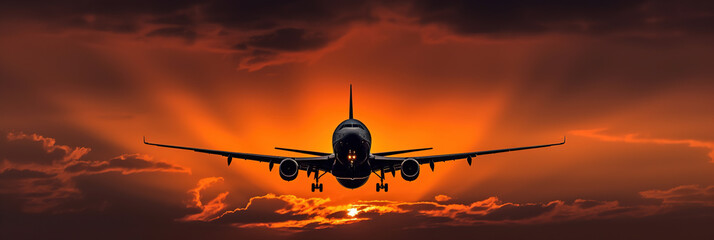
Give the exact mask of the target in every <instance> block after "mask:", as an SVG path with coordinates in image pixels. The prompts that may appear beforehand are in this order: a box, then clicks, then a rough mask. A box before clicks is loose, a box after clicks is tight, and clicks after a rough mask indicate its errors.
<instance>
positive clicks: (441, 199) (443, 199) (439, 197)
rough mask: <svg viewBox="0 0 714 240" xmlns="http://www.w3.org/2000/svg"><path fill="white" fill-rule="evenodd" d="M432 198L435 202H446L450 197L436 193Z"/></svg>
mask: <svg viewBox="0 0 714 240" xmlns="http://www.w3.org/2000/svg"><path fill="white" fill-rule="evenodd" d="M434 199H435V200H436V201H437V202H446V201H449V200H451V197H449V196H446V195H436V196H435V197H434Z"/></svg>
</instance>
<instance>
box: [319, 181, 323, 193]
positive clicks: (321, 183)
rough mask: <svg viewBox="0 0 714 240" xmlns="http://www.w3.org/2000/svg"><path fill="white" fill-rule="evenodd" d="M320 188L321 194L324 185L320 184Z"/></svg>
mask: <svg viewBox="0 0 714 240" xmlns="http://www.w3.org/2000/svg"><path fill="white" fill-rule="evenodd" d="M319 188H320V192H322V183H320V187H319Z"/></svg>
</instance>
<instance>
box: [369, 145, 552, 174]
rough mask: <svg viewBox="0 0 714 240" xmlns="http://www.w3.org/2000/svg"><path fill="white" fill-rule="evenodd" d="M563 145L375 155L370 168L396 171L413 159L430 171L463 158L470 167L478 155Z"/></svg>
mask: <svg viewBox="0 0 714 240" xmlns="http://www.w3.org/2000/svg"><path fill="white" fill-rule="evenodd" d="M563 144H565V137H563V141H562V142H559V143H551V144H543V145H533V146H526V147H516V148H504V149H495V150H486V151H475V152H465V153H453V154H443V155H431V156H418V157H384V156H377V155H375V156H374V162H375V163H377V164H375V165H374V166H373V167H372V168H373V169H374V170H378V169H385V168H387V169H395V170H398V169H400V164H401V163H402V161H404V160H406V159H408V158H413V159H414V160H417V161H418V162H419V164H427V163H428V164H430V165H431V168H432V169H433V168H434V167H433V166H434V163H436V162H445V161H451V160H457V159H464V158H466V159H467V160H468V161H469V165H471V158H473V157H476V156H478V155H487V154H494V153H502V152H512V151H520V150H526V149H534V148H544V147H551V146H557V145H563Z"/></svg>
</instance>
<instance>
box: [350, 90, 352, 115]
mask: <svg viewBox="0 0 714 240" xmlns="http://www.w3.org/2000/svg"><path fill="white" fill-rule="evenodd" d="M350 119H352V84H350Z"/></svg>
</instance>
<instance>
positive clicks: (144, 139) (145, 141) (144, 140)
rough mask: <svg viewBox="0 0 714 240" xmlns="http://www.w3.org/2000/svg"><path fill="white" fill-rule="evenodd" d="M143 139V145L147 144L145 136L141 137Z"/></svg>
mask: <svg viewBox="0 0 714 240" xmlns="http://www.w3.org/2000/svg"><path fill="white" fill-rule="evenodd" d="M143 137H144V144H147V143H146V136H143Z"/></svg>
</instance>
